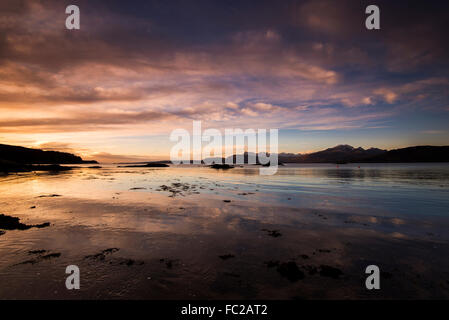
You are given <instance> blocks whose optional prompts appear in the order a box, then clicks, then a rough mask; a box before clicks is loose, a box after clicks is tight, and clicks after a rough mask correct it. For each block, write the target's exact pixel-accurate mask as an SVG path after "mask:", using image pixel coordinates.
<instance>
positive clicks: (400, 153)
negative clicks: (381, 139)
mask: <svg viewBox="0 0 449 320" xmlns="http://www.w3.org/2000/svg"><path fill="white" fill-rule="evenodd" d="M363 162H449V146H441V147H436V146H417V147H408V148H402V149H394V150H390V151H388V152H385V153H382V154H379V155H376V156H373V157H370V158H367V159H365V160H364V161H363Z"/></svg>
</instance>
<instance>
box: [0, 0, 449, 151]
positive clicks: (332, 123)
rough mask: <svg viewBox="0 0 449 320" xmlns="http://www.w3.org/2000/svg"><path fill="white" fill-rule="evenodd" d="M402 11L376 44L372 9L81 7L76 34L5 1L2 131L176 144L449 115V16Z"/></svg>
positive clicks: (387, 14)
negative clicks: (201, 126)
mask: <svg viewBox="0 0 449 320" xmlns="http://www.w3.org/2000/svg"><path fill="white" fill-rule="evenodd" d="M404 3H405V2H402V1H395V2H394V3H393V2H391V1H383V0H380V2H379V6H380V7H381V8H382V10H381V12H382V13H381V15H382V17H381V19H382V29H381V31H380V32H378V33H372V32H368V31H367V30H366V29H365V28H364V23H363V20H364V16H365V14H364V10H363V9H364V7H363V5H364V2H362V3H359V2H354V1H346V0H342V1H339V2H338V5H337V4H336V3H335V1H330V0H326V1H325V0H318V1H289V2H287V3H286V4H285V5H282V6H281V5H279V3H277V2H275V1H258V2H257V5H245V4H242V3H239V2H236V3H233V4H230V3H228V2H225V1H224V2H210V1H199V2H198V3H197V5H196V6H195V7H193V6H192V5H191V4H187V3H185V2H183V1H175V2H171V3H167V4H164V5H163V6H161V5H158V4H157V3H156V2H153V1H137V2H135V3H134V4H133V5H132V6H130V5H126V4H124V2H123V1H115V0H111V1H108V3H107V4H106V3H104V2H93V1H84V0H80V1H79V6H80V8H81V15H82V23H81V30H79V31H76V32H71V31H68V30H66V29H65V28H64V20H65V17H66V15H65V10H64V9H65V8H64V5H65V4H64V3H62V2H60V1H52V0H41V1H27V0H17V1H11V0H4V1H2V2H1V4H0V112H2V118H1V119H0V132H2V133H4V134H7V136H8V138H9V139H15V140H19V139H23V136H25V135H32V134H42V135H43V134H48V135H53V136H54V137H55V138H54V139H48V141H60V139H57V137H58V136H59V135H61V134H62V133H63V132H70V133H74V134H73V139H76V138H77V137H80V135H78V136H77V135H76V133H79V134H81V133H84V132H95V134H96V135H99V136H106V135H108V136H112V135H113V133H112V132H116V134H117V135H122V134H125V132H126V134H128V135H132V134H133V133H134V134H136V135H137V134H140V135H142V134H153V133H154V132H158V133H164V134H168V133H169V132H170V130H171V129H172V128H176V127H179V126H181V125H184V124H186V123H189V122H191V121H192V120H203V121H205V122H207V126H210V127H213V126H215V127H219V128H223V127H234V126H239V127H245V126H246V127H248V126H252V127H262V126H267V127H276V128H285V129H295V130H336V129H341V130H349V129H351V128H373V127H382V126H383V125H384V123H385V122H386V121H389V120H391V118H392V117H394V116H396V115H398V114H400V113H405V112H409V110H411V109H413V110H414V111H415V112H423V113H426V114H428V113H427V112H440V113H441V112H447V108H448V107H447V106H448V105H449V103H448V101H449V98H448V97H449V90H448V78H447V74H449V67H448V62H447V59H445V57H446V58H447V56H448V53H449V50H448V44H447V41H445V36H446V35H445V30H447V24H448V22H447V18H446V17H445V12H447V10H445V9H446V8H447V7H448V5H447V4H443V3H440V4H437V3H431V4H426V6H425V8H424V9H422V7H424V6H412V5H410V6H409V9H408V10H403V6H402V5H403V4H404ZM407 3H409V2H407ZM405 11H406V12H405ZM100 12H101V14H98V13H100ZM174 12H175V13H176V14H173V13H174ZM411 34H413V35H414V36H413V37H412V36H410V35H411ZM399 127H400V126H399ZM164 130H165V131H164ZM106 132H107V133H106ZM14 135H16V136H14ZM19 136H20V137H19ZM61 147H63V146H61Z"/></svg>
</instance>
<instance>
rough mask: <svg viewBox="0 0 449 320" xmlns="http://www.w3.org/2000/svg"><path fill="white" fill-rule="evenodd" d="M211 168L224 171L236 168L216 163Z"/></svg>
mask: <svg viewBox="0 0 449 320" xmlns="http://www.w3.org/2000/svg"><path fill="white" fill-rule="evenodd" d="M210 167H211V168H212V169H223V170H227V169H232V168H234V166H231V165H229V164H219V163H215V164H213V165H211V166H210Z"/></svg>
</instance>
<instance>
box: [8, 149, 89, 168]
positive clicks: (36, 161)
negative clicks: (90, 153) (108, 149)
mask: <svg viewBox="0 0 449 320" xmlns="http://www.w3.org/2000/svg"><path fill="white" fill-rule="evenodd" d="M82 163H97V162H96V161H84V160H83V159H81V157H78V156H75V155H73V154H71V153H67V152H59V151H44V150H40V149H30V148H24V147H17V146H10V145H6V144H0V172H4V173H9V172H27V171H65V170H70V169H71V168H70V167H63V166H60V165H59V164H82Z"/></svg>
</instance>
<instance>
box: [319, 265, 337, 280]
mask: <svg viewBox="0 0 449 320" xmlns="http://www.w3.org/2000/svg"><path fill="white" fill-rule="evenodd" d="M320 275H321V276H323V277H329V278H333V279H338V278H339V277H340V276H341V275H343V272H342V271H341V270H340V269H337V268H334V267H331V266H326V265H321V266H320Z"/></svg>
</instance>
